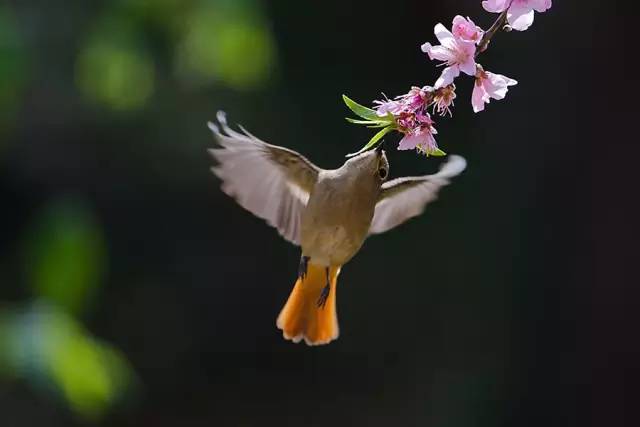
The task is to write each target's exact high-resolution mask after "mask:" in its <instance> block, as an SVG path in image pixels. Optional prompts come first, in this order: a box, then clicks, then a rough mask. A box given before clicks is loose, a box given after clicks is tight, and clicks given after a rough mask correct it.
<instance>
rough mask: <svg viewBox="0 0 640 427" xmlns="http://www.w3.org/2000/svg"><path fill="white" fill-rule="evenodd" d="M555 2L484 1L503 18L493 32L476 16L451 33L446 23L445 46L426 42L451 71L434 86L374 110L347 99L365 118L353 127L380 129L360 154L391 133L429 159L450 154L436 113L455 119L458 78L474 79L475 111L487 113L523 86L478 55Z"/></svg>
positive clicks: (439, 33)
mask: <svg viewBox="0 0 640 427" xmlns="http://www.w3.org/2000/svg"><path fill="white" fill-rule="evenodd" d="M551 1H552V0H484V1H483V2H482V6H483V7H484V9H485V10H486V11H488V12H492V13H498V14H499V16H498V18H497V19H496V20H495V21H494V23H493V24H492V25H491V27H489V29H488V30H487V31H484V30H482V28H480V27H479V26H477V25H476V24H475V23H474V22H473V21H472V20H471V19H470V18H464V17H462V16H460V15H457V16H456V17H455V18H453V24H452V28H451V31H449V30H448V29H447V28H446V27H445V26H444V25H442V24H437V25H436V26H435V28H434V33H435V35H436V38H437V39H438V41H439V42H440V45H437V46H433V45H431V43H424V44H423V45H422V51H423V52H424V53H426V54H427V55H428V57H429V59H431V60H438V61H441V62H442V65H444V66H445V68H444V69H443V70H442V73H441V74H440V77H438V79H437V80H436V82H435V84H434V85H433V86H423V87H419V86H414V87H412V88H411V90H410V91H409V92H408V93H406V94H404V95H400V96H396V97H395V98H393V99H388V98H387V97H386V96H385V99H384V100H382V101H374V106H373V108H368V107H365V106H363V105H360V104H358V103H357V102H355V101H353V100H351V99H350V98H348V97H347V96H346V95H343V100H344V102H345V104H346V105H347V107H348V108H349V109H350V110H351V111H352V112H353V113H354V114H356V115H357V116H358V117H360V118H361V119H362V120H360V119H350V118H349V119H347V120H348V121H349V122H351V123H355V124H360V125H365V126H367V127H369V128H375V129H380V130H379V131H378V132H377V133H376V134H375V135H374V136H373V137H372V138H371V139H370V140H369V142H368V143H367V144H366V145H365V146H364V147H363V148H362V149H361V150H360V151H358V152H357V153H353V154H349V156H352V155H355V154H358V153H361V152H363V151H366V150H368V149H370V148H372V147H373V146H375V145H376V144H377V143H378V142H379V141H380V140H381V139H382V138H383V137H384V136H385V135H387V134H388V133H389V132H391V131H397V132H399V133H401V134H403V135H404V136H403V138H402V139H401V140H400V143H399V145H398V150H413V149H415V150H417V151H418V152H419V153H422V154H425V155H427V156H444V155H445V154H446V153H445V152H444V151H442V150H440V149H439V148H438V145H437V144H436V140H435V137H434V135H436V134H437V131H436V129H435V127H434V124H435V122H434V120H433V119H432V118H431V114H430V113H429V111H428V110H429V108H432V110H431V113H432V114H435V113H437V114H439V115H440V116H445V115H449V116H453V114H452V113H451V108H452V107H453V100H454V99H455V98H456V92H455V91H456V86H455V84H454V80H455V79H456V78H457V77H459V76H460V74H461V73H462V74H466V75H468V76H471V77H474V79H475V84H474V87H473V93H472V95H471V105H472V107H473V111H474V112H476V113H478V112H480V111H483V110H484V108H485V104H488V103H489V102H490V101H491V99H497V100H500V99H504V97H505V96H506V95H507V92H508V90H509V87H510V86H513V85H516V84H517V83H518V82H517V81H515V80H513V79H511V78H509V77H506V76H503V75H501V74H494V73H491V72H489V71H485V70H484V68H483V67H482V65H480V64H479V63H477V62H476V59H477V57H478V56H479V55H480V54H481V53H482V52H484V51H485V50H487V48H488V47H489V43H490V42H491V39H492V38H493V36H494V35H495V34H496V33H497V32H498V31H499V30H501V29H504V30H506V31H510V30H511V29H514V30H516V31H524V30H526V29H528V28H529V27H530V26H531V24H532V23H533V18H534V11H536V12H545V11H546V10H548V9H549V8H550V7H551Z"/></svg>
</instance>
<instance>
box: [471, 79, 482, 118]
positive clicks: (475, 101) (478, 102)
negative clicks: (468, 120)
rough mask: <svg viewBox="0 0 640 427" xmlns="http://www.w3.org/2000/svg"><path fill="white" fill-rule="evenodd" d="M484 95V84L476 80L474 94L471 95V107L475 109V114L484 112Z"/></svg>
mask: <svg viewBox="0 0 640 427" xmlns="http://www.w3.org/2000/svg"><path fill="white" fill-rule="evenodd" d="M484 94H485V92H484V88H483V87H482V83H480V82H478V81H477V80H476V83H475V84H474V85H473V92H472V93H471V106H472V107H473V112H474V113H479V112H480V111H482V110H484V99H483V98H484Z"/></svg>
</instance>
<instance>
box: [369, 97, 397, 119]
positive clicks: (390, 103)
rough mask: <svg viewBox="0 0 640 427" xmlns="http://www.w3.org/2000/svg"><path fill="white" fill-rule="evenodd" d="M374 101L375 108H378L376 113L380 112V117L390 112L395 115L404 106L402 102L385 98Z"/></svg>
mask: <svg viewBox="0 0 640 427" xmlns="http://www.w3.org/2000/svg"><path fill="white" fill-rule="evenodd" d="M373 103H374V104H376V105H375V106H374V107H373V109H374V110H376V113H378V116H380V117H385V116H386V115H388V114H389V113H391V114H393V115H394V116H395V115H396V114H399V113H400V112H401V111H402V110H403V108H404V106H403V105H402V104H401V103H400V102H398V101H394V100H390V99H385V100H384V101H373Z"/></svg>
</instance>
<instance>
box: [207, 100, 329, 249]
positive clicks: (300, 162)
mask: <svg viewBox="0 0 640 427" xmlns="http://www.w3.org/2000/svg"><path fill="white" fill-rule="evenodd" d="M217 117H218V122H220V126H221V127H222V131H221V130H220V128H219V127H218V126H217V125H216V124H214V123H211V122H210V123H209V128H210V129H211V130H212V131H213V133H214V135H215V137H216V139H217V140H218V143H219V144H220V146H221V148H213V149H210V150H209V152H210V153H211V155H212V156H213V157H214V158H215V159H216V160H217V161H218V165H217V166H214V167H213V168H211V170H212V171H213V173H214V174H216V175H217V176H218V177H219V178H220V179H221V180H222V182H223V183H222V190H223V191H224V192H225V193H226V194H228V195H229V196H231V197H233V198H234V199H235V200H236V201H237V202H238V203H239V204H240V205H241V206H242V207H243V208H245V209H247V210H248V211H250V212H251V213H253V214H254V215H256V216H258V217H260V218H262V219H264V220H266V221H267V222H268V223H269V224H270V225H272V226H273V227H275V228H276V229H277V230H278V232H279V233H280V235H282V237H284V238H285V239H286V240H288V241H290V242H291V243H293V244H296V245H299V244H300V215H301V214H302V211H303V209H304V207H305V206H306V204H307V201H308V200H309V193H310V192H311V190H312V188H313V186H314V185H315V183H316V181H317V180H318V173H319V172H320V169H319V168H318V167H317V166H315V165H314V164H313V163H311V162H310V161H309V160H307V159H306V158H304V157H303V156H302V155H300V154H298V153H296V152H295V151H292V150H289V149H286V148H283V147H278V146H275V145H271V144H267V143H266V142H264V141H261V140H259V139H258V138H256V137H255V136H253V135H251V134H250V133H249V132H247V131H246V130H244V129H243V128H241V129H242V131H243V133H240V132H236V131H234V130H233V129H230V128H229V126H228V125H227V122H226V117H225V114H224V113H223V112H219V113H218V116H217Z"/></svg>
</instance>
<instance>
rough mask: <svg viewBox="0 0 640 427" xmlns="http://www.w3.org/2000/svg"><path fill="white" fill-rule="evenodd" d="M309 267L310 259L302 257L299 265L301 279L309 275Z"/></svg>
mask: <svg viewBox="0 0 640 427" xmlns="http://www.w3.org/2000/svg"><path fill="white" fill-rule="evenodd" d="M308 267H309V257H308V256H304V255H302V256H301V257H300V264H299V265H298V277H299V278H300V279H303V280H304V278H305V276H306V275H307V268H308Z"/></svg>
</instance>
